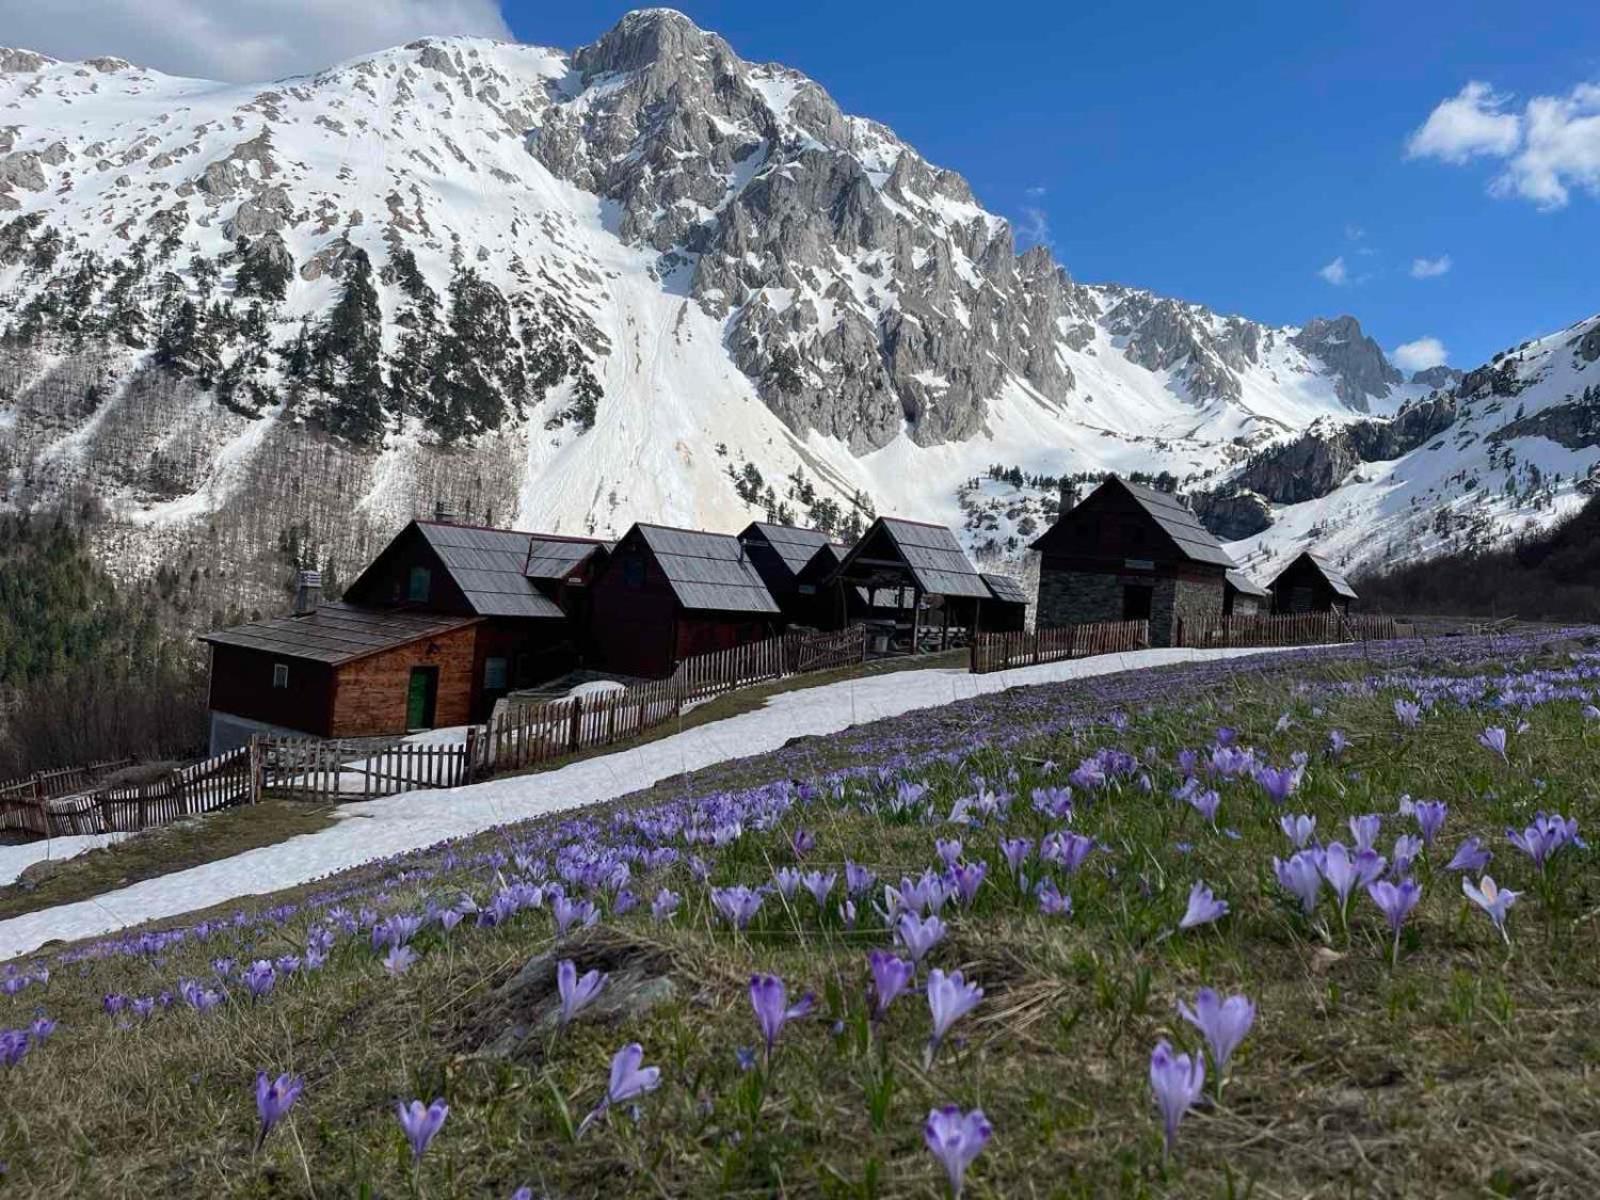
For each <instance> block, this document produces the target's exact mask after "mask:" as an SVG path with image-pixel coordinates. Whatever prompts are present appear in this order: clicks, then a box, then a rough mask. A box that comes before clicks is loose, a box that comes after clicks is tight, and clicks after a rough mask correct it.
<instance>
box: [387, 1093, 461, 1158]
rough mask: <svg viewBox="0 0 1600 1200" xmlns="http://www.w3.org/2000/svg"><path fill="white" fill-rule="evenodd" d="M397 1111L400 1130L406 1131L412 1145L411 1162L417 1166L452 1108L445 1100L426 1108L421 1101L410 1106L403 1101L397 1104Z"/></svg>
mask: <svg viewBox="0 0 1600 1200" xmlns="http://www.w3.org/2000/svg"><path fill="white" fill-rule="evenodd" d="M395 1111H396V1113H397V1115H398V1116H399V1118H400V1128H401V1129H402V1130H404V1131H405V1135H406V1141H408V1142H410V1143H411V1162H412V1164H413V1165H415V1164H417V1163H419V1162H421V1161H422V1155H423V1154H424V1152H426V1150H427V1149H428V1143H429V1142H431V1141H433V1139H434V1137H435V1136H436V1135H437V1134H438V1132H439V1130H440V1129H441V1128H442V1127H443V1126H444V1119H445V1118H446V1117H448V1116H449V1115H450V1106H449V1105H448V1104H446V1103H445V1102H444V1101H443V1100H435V1101H434V1102H433V1103H432V1104H430V1105H428V1106H427V1107H426V1108H424V1107H423V1105H422V1101H421V1100H413V1101H412V1102H411V1103H410V1105H409V1106H408V1105H407V1104H406V1103H405V1101H403V1100H401V1101H397V1102H396V1104H395Z"/></svg>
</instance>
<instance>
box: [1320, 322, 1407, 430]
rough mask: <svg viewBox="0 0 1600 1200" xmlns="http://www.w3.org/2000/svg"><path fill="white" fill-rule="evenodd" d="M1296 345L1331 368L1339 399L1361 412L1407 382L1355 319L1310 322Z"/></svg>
mask: <svg viewBox="0 0 1600 1200" xmlns="http://www.w3.org/2000/svg"><path fill="white" fill-rule="evenodd" d="M1294 344H1295V345H1296V346H1298V347H1299V348H1300V349H1301V350H1302V351H1304V352H1305V353H1306V354H1310V355H1313V356H1315V357H1316V358H1320V359H1321V360H1322V361H1323V362H1324V363H1326V364H1327V365H1328V368H1329V369H1330V370H1331V371H1332V372H1333V378H1334V387H1335V389H1336V390H1337V391H1338V393H1339V398H1340V399H1341V400H1343V401H1344V402H1345V403H1346V404H1348V405H1349V406H1350V407H1351V408H1353V409H1356V410H1357V411H1359V412H1367V411H1369V410H1370V407H1371V401H1372V400H1373V399H1382V398H1383V397H1385V396H1387V395H1388V394H1389V389H1390V388H1391V387H1392V386H1393V385H1395V384H1398V383H1404V382H1405V376H1404V375H1402V374H1401V373H1400V372H1399V371H1398V370H1396V369H1395V368H1394V367H1393V366H1391V365H1390V363H1389V360H1388V359H1387V358H1385V357H1384V356H1383V350H1382V348H1381V347H1379V345H1378V343H1377V342H1375V341H1373V340H1372V339H1371V338H1369V337H1367V336H1366V335H1365V334H1364V333H1362V332H1361V323H1360V322H1359V321H1357V320H1356V319H1355V318H1354V317H1334V318H1333V319H1331V320H1329V319H1326V318H1323V317H1316V318H1314V319H1312V320H1310V321H1307V322H1306V325H1305V327H1304V328H1303V329H1301V330H1300V332H1299V333H1297V334H1295V336H1294Z"/></svg>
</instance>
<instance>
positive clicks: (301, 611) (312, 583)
mask: <svg viewBox="0 0 1600 1200" xmlns="http://www.w3.org/2000/svg"><path fill="white" fill-rule="evenodd" d="M321 603H322V572H321V571H301V572H300V573H299V574H298V575H296V576H295V580H294V615H295V616H297V617H309V616H310V615H311V614H312V613H314V612H316V611H317V606H318V605H320V604H321Z"/></svg>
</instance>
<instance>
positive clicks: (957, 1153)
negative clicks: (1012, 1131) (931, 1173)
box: [922, 1104, 994, 1198]
mask: <svg viewBox="0 0 1600 1200" xmlns="http://www.w3.org/2000/svg"><path fill="white" fill-rule="evenodd" d="M993 1132H994V1130H993V1128H992V1127H991V1126H990V1125H989V1122H988V1119H987V1118H985V1117H984V1115H983V1110H982V1109H981V1108H975V1109H973V1110H972V1111H971V1112H969V1113H963V1112H962V1111H961V1110H960V1109H959V1108H958V1107H956V1106H955V1105H954V1104H947V1105H945V1107H943V1108H937V1109H934V1110H933V1111H932V1112H930V1113H929V1114H928V1122H927V1124H926V1125H924V1126H923V1127H922V1140H923V1142H924V1143H926V1144H927V1147H928V1149H929V1151H931V1152H932V1154H933V1156H934V1157H935V1158H936V1159H938V1160H939V1163H940V1165H941V1166H943V1167H944V1171H945V1176H946V1178H947V1179H949V1181H950V1195H951V1196H952V1197H957V1198H959V1197H960V1195H961V1189H962V1187H963V1186H964V1185H965V1183H966V1177H967V1168H968V1167H970V1166H971V1165H972V1161H973V1159H975V1158H977V1157H978V1154H979V1152H980V1151H982V1149H983V1148H984V1146H986V1145H987V1144H988V1142H989V1136H990V1135H991V1134H992V1133H993Z"/></svg>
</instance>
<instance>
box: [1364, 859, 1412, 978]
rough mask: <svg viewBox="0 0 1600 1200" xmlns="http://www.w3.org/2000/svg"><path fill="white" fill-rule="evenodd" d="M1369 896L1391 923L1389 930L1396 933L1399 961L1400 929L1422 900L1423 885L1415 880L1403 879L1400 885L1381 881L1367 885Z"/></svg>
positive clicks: (1395, 945) (1395, 951)
mask: <svg viewBox="0 0 1600 1200" xmlns="http://www.w3.org/2000/svg"><path fill="white" fill-rule="evenodd" d="M1367 895H1369V896H1371V897H1372V902H1373V903H1374V904H1376V905H1377V906H1378V908H1379V909H1380V910H1382V912H1383V917H1384V920H1386V921H1388V922H1389V928H1390V930H1391V931H1393V933H1394V954H1395V957H1396V958H1397V959H1398V958H1399V956H1400V927H1401V926H1402V925H1404V924H1405V923H1406V918H1407V917H1408V916H1410V915H1411V910H1412V909H1413V908H1415V907H1416V906H1417V901H1418V900H1420V899H1421V898H1422V885H1421V884H1419V883H1418V882H1417V881H1416V880H1414V879H1402V880H1401V881H1400V882H1399V883H1390V882H1389V881H1388V880H1387V879H1380V880H1378V882H1376V883H1369V884H1368V885H1367Z"/></svg>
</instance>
